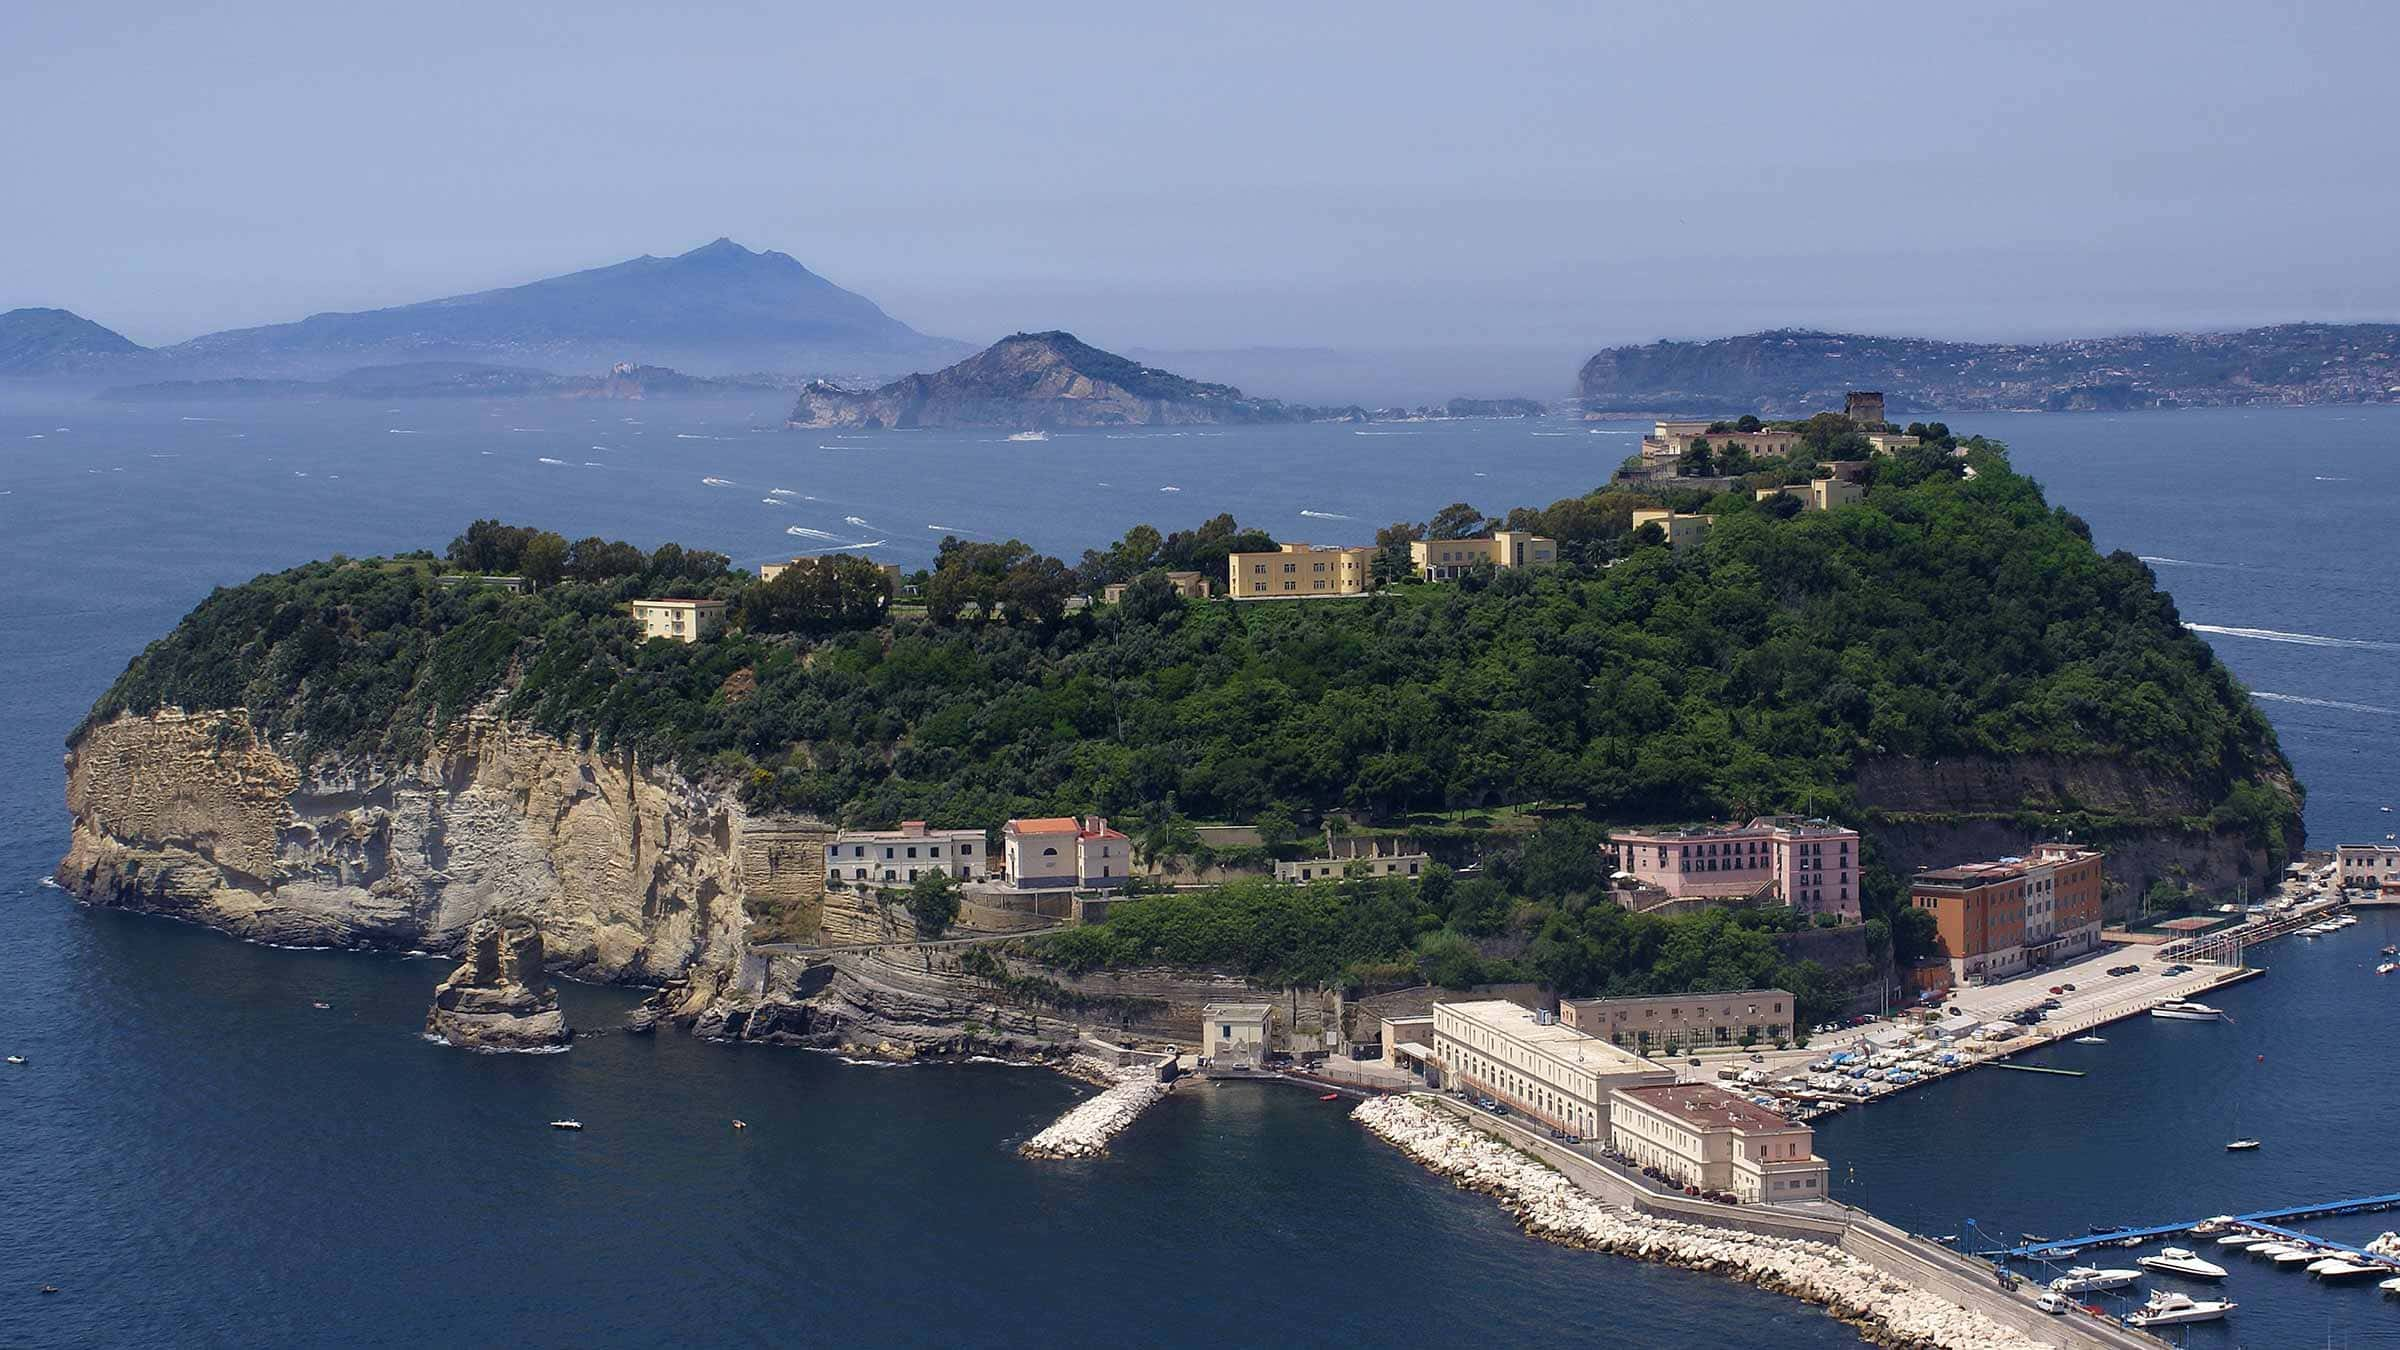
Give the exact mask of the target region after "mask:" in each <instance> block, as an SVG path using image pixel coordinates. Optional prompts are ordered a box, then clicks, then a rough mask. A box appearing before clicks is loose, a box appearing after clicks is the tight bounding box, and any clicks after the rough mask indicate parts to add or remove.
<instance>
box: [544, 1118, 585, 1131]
mask: <svg viewBox="0 0 2400 1350" xmlns="http://www.w3.org/2000/svg"><path fill="white" fill-rule="evenodd" d="M550 1128H551V1129H554V1130H580V1129H582V1128H583V1122H582V1121H580V1120H554V1121H551V1122H550Z"/></svg>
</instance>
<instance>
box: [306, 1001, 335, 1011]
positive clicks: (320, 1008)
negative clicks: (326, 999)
mask: <svg viewBox="0 0 2400 1350" xmlns="http://www.w3.org/2000/svg"><path fill="white" fill-rule="evenodd" d="M308 1006H310V1007H312V1008H314V1009H316V1010H317V1011H318V1012H323V1011H325V1010H326V1009H327V1008H330V1007H332V1006H333V1005H332V1004H330V1003H311V1004H309V1005H308Z"/></svg>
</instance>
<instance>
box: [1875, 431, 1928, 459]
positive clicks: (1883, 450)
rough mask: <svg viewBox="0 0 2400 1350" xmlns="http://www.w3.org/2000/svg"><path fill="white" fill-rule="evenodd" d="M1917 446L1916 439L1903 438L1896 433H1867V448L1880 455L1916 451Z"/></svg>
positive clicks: (1910, 437)
mask: <svg viewBox="0 0 2400 1350" xmlns="http://www.w3.org/2000/svg"><path fill="white" fill-rule="evenodd" d="M1917 445H1918V441H1917V438H1916V437H1914V436H1903V435H1901V434H1900V433H1898V432H1896V431H1870V432H1868V433H1867V448H1868V449H1870V450H1872V451H1874V452H1875V453H1876V454H1879V455H1896V454H1898V453H1900V452H1901V451H1903V450H1914V449H1916V448H1917Z"/></svg>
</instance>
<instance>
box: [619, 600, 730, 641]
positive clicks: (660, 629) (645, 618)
mask: <svg viewBox="0 0 2400 1350" xmlns="http://www.w3.org/2000/svg"><path fill="white" fill-rule="evenodd" d="M625 608H627V609H628V610H631V611H632V612H633V621H634V622H635V623H638V624H640V625H641V626H642V636H643V637H645V638H672V639H674V640H675V641H677V642H698V641H699V640H700V639H702V638H704V637H707V636H708V635H709V634H711V633H714V632H716V631H717V630H718V629H720V628H723V627H724V626H725V602H724V601H722V600H636V601H634V602H633V603H632V604H629V605H627V606H626V607H625Z"/></svg>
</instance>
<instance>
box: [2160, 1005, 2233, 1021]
mask: <svg viewBox="0 0 2400 1350" xmlns="http://www.w3.org/2000/svg"><path fill="white" fill-rule="evenodd" d="M2150 1015H2151V1016H2152V1017H2164V1018H2166V1019H2168V1020H2169V1021H2174V1022H2221V1021H2223V1020H2224V1019H2225V1010H2224V1009H2223V1008H2212V1007H2210V1006H2208V1005H2207V1004H2205V1003H2191V1002H2176V1003H2161V1004H2159V1005H2158V1006H2157V1007H2155V1008H2152V1009H2151V1010H2150Z"/></svg>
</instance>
